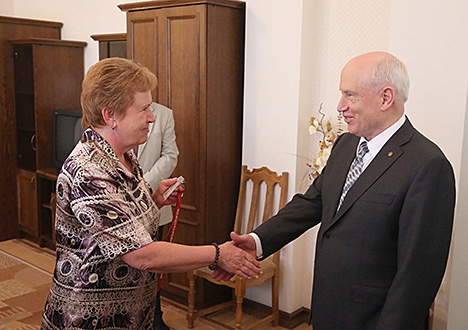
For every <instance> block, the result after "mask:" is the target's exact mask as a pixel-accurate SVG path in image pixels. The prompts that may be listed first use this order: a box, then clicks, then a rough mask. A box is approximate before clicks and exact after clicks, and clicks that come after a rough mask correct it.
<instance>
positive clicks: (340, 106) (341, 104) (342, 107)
mask: <svg viewBox="0 0 468 330" xmlns="http://www.w3.org/2000/svg"><path fill="white" fill-rule="evenodd" d="M347 108H348V106H347V103H346V100H345V99H344V97H343V96H342V97H341V98H340V101H339V102H338V107H337V110H338V112H343V111H345V110H346V109H347Z"/></svg>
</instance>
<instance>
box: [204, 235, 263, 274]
mask: <svg viewBox="0 0 468 330" xmlns="http://www.w3.org/2000/svg"><path fill="white" fill-rule="evenodd" d="M231 239H232V241H230V242H226V243H224V244H222V245H220V246H219V248H220V253H219V261H218V267H216V269H215V270H214V271H213V273H212V274H211V277H212V278H213V279H215V280H217V281H229V280H230V279H231V278H232V277H233V276H234V275H237V276H239V277H242V278H245V279H250V278H258V275H259V274H262V270H261V269H260V263H259V262H258V261H257V246H256V244H255V240H254V238H253V237H252V236H250V235H237V234H236V233H235V232H231Z"/></svg>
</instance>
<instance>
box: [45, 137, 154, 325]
mask: <svg viewBox="0 0 468 330" xmlns="http://www.w3.org/2000/svg"><path fill="white" fill-rule="evenodd" d="M126 157H128V158H129V159H130V161H131V163H132V166H133V169H134V170H133V173H131V172H130V171H128V169H126V168H125V166H123V164H122V163H121V162H120V161H119V159H118V158H117V156H116V155H115V153H114V151H113V150H112V148H111V147H110V145H109V144H108V143H107V142H106V141H105V140H104V139H103V138H102V137H101V136H100V135H99V134H97V133H96V132H95V131H93V130H92V129H88V130H86V131H85V132H84V133H83V136H82V138H81V141H80V142H78V144H77V146H76V147H75V149H74V150H73V151H72V153H71V154H70V156H69V157H68V159H67V160H66V161H65V163H64V165H63V167H62V170H61V171H60V174H59V176H58V178H57V188H56V194H57V211H56V241H57V245H56V246H57V247H56V249H57V259H56V265H55V271H54V277H53V281H52V284H51V287H50V291H49V296H48V298H47V302H46V305H45V308H44V314H43V319H42V326H41V328H42V329H54V330H55V329H71V328H73V329H152V323H153V315H154V307H155V306H154V304H155V297H156V288H157V280H158V274H155V273H151V272H148V271H142V270H138V269H136V268H133V267H131V266H129V265H128V264H126V263H125V262H124V261H123V260H122V259H121V258H120V256H121V255H122V254H125V253H127V252H130V251H134V250H136V249H139V248H141V247H143V246H145V245H147V244H149V243H151V242H153V241H154V240H156V234H157V230H158V223H159V213H158V211H159V210H158V207H157V206H156V204H155V203H154V202H153V200H152V198H151V193H150V190H149V186H148V184H147V183H146V182H145V180H144V179H143V175H142V170H141V168H140V167H139V165H138V161H137V160H136V157H135V156H134V154H133V152H127V153H126Z"/></svg>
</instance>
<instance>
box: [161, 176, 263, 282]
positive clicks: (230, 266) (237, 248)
mask: <svg viewBox="0 0 468 330" xmlns="http://www.w3.org/2000/svg"><path fill="white" fill-rule="evenodd" d="M179 190H180V185H178V179H176V178H172V179H166V180H163V181H161V183H160V184H159V187H158V189H157V190H156V191H155V192H154V193H153V195H152V197H153V200H154V202H155V203H156V205H157V206H158V207H159V208H160V207H162V206H164V205H171V204H175V203H176V202H177V199H178V193H179ZM231 239H232V241H228V242H225V243H223V244H221V245H219V247H217V248H216V261H215V263H214V264H215V265H216V268H215V270H214V272H213V274H212V278H214V279H215V280H218V281H220V280H224V281H229V280H230V279H231V278H232V277H233V276H234V275H237V276H240V277H242V278H245V279H250V278H258V275H259V274H262V270H261V269H260V263H259V262H258V261H257V249H256V248H257V247H256V244H255V240H254V238H253V237H252V236H250V235H237V234H236V233H235V232H231ZM205 248H207V246H205ZM218 249H219V255H218ZM205 251H206V250H205ZM194 258H195V259H197V258H196V257H194ZM213 260H214V259H213ZM191 261H192V262H193V261H196V260H193V259H192V260H191ZM196 264H197V263H196V262H195V263H194V264H193V266H195V265H196ZM193 268H195V267H193ZM193 268H192V269H193Z"/></svg>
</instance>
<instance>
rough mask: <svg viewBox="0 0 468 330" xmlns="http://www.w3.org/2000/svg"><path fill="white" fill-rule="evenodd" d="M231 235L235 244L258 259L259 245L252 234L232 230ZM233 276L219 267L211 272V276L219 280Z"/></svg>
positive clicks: (225, 279)
mask: <svg viewBox="0 0 468 330" xmlns="http://www.w3.org/2000/svg"><path fill="white" fill-rule="evenodd" d="M230 236H231V239H232V241H233V242H234V245H235V246H237V247H238V248H240V249H242V250H244V251H245V252H247V253H248V254H250V255H251V256H252V257H254V258H255V259H257V245H256V244H255V240H254V238H253V237H252V236H250V235H237V234H236V233H235V232H231V234H230ZM233 276H234V274H232V273H229V272H227V271H225V270H224V269H222V268H219V267H218V268H216V269H215V270H214V272H213V273H212V274H211V277H212V278H213V279H215V280H217V281H229V280H230V279H231V278H232V277H233Z"/></svg>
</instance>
